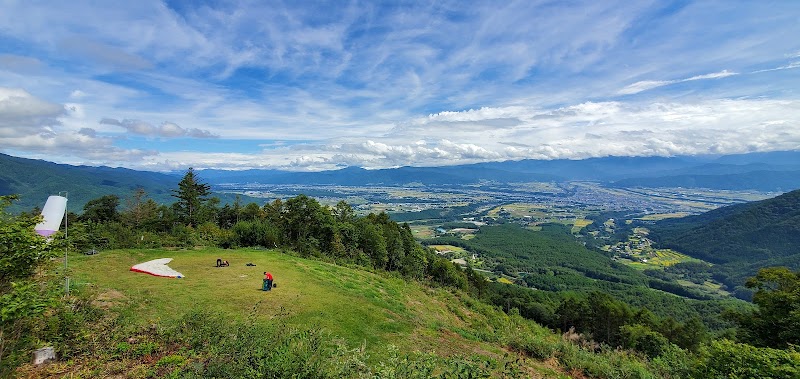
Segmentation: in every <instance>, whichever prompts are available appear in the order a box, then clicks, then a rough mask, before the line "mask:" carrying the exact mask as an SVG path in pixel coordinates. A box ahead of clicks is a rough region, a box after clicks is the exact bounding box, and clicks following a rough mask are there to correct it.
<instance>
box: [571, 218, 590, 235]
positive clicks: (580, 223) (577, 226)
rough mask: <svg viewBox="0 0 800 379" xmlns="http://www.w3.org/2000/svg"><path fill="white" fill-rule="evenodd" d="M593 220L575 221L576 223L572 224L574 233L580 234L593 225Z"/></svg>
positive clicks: (582, 219) (580, 219)
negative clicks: (582, 230)
mask: <svg viewBox="0 0 800 379" xmlns="http://www.w3.org/2000/svg"><path fill="white" fill-rule="evenodd" d="M592 222H594V221H592V220H587V219H585V218H579V219H576V220H575V223H573V224H572V233H578V232H580V231H581V229H583V228H585V227H586V226H588V225H589V224H591V223H592Z"/></svg>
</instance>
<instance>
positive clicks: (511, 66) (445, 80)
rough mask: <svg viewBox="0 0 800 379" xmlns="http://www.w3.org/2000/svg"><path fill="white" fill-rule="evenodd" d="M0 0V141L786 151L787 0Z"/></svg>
mask: <svg viewBox="0 0 800 379" xmlns="http://www.w3.org/2000/svg"><path fill="white" fill-rule="evenodd" d="M340 4H343V3H338V2H333V3H329V4H327V5H320V4H316V3H312V2H300V3H298V4H278V3H275V4H267V5H261V4H250V3H247V2H217V1H210V2H204V3H203V4H202V5H197V4H196V3H195V2H183V1H176V2H171V1H169V2H160V1H142V2H136V3H131V4H115V6H114V7H108V8H98V7H97V6H95V5H92V4H88V3H85V2H70V3H60V2H53V3H47V2H41V3H31V2H13V1H12V2H7V3H4V4H3V6H2V8H3V12H0V25H2V26H0V41H2V43H0V152H2V153H6V154H10V155H13V156H18V157H24V158H33V159H45V160H48V161H53V162H57V163H66V164H81V165H93V166H100V165H105V166H112V167H126V168H132V169H138V170H149V171H166V170H182V169H185V168H187V167H190V166H192V167H195V168H196V169H206V168H214V169H249V168H260V169H278V170H290V171H319V170H330V169H337V168H342V167H350V166H355V167H363V168H367V169H377V168H390V167H398V166H448V165H456V164H469V163H477V162H486V161H505V160H520V159H584V158H593V157H604V156H676V155H705V154H708V155H728V154H742V153H749V152H769V151H797V150H800V96H799V94H798V90H797V88H800V40H798V39H797V38H796V36H797V35H800V23H798V22H797V21H798V18H797V17H798V16H797V15H798V14H800V3H796V2H788V1H787V2H777V3H771V4H762V3H759V2H745V1H737V2H714V3H711V2H692V1H689V2H687V1H676V2H671V1H670V2H662V1H652V2H646V1H642V2H635V3H630V2H612V1H608V2H602V3H597V2H580V3H579V4H570V5H562V4H557V3H549V2H524V1H523V2H509V3H507V4H503V6H497V5H496V3H493V2H472V3H470V6H468V7H464V6H463V3H461V2H442V3H437V4H433V5H431V4H428V3H425V2H404V3H402V4H399V5H383V4H373V3H370V2H359V1H352V2H348V3H347V4H344V5H340Z"/></svg>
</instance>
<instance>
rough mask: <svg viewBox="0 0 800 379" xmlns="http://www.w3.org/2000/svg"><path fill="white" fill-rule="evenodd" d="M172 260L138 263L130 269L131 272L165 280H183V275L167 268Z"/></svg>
mask: <svg viewBox="0 0 800 379" xmlns="http://www.w3.org/2000/svg"><path fill="white" fill-rule="evenodd" d="M171 261H172V258H161V259H153V260H152V261H147V262H144V263H139V264H138V265H135V266H133V267H131V271H135V272H142V273H145V274H150V275H153V276H162V277H165V278H183V274H181V273H180V272H177V271H175V270H173V269H172V267H169V266H167V263H169V262H171Z"/></svg>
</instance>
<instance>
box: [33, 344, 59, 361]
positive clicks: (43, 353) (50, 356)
mask: <svg viewBox="0 0 800 379" xmlns="http://www.w3.org/2000/svg"><path fill="white" fill-rule="evenodd" d="M55 360H56V351H55V350H53V348H52V347H50V346H47V347H43V348H41V349H36V350H34V351H33V364H34V365H36V366H38V365H41V364H45V363H49V362H53V361H55Z"/></svg>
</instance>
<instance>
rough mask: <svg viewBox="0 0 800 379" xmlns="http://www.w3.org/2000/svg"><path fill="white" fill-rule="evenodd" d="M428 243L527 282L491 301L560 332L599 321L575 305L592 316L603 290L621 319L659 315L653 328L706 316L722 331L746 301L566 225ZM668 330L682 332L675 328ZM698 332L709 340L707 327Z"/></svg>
mask: <svg viewBox="0 0 800 379" xmlns="http://www.w3.org/2000/svg"><path fill="white" fill-rule="evenodd" d="M426 243H430V244H450V245H454V246H461V247H463V248H466V249H468V250H469V251H471V252H475V253H479V254H480V255H481V259H484V260H488V261H490V262H491V264H490V265H494V267H495V271H496V272H497V273H498V274H502V275H504V276H506V277H508V278H511V279H512V280H513V281H514V282H515V283H516V284H518V285H519V286H511V285H505V284H499V283H493V284H492V286H491V291H490V298H491V301H492V302H493V303H495V304H496V305H499V306H502V307H506V308H512V307H513V308H518V309H519V310H520V312H521V313H522V314H523V315H524V316H526V317H529V318H532V319H534V320H536V321H538V322H540V323H542V324H545V325H548V326H550V327H552V328H554V329H555V328H569V327H570V326H573V327H576V328H578V329H581V326H584V327H588V325H590V324H592V323H591V322H589V321H588V319H584V320H583V321H580V319H581V317H579V316H577V315H576V314H574V309H575V307H578V308H580V309H584V308H585V309H584V310H583V311H581V312H578V313H580V314H582V315H583V316H582V317H589V318H591V317H592V316H591V315H592V314H593V311H590V310H589V308H590V306H589V303H590V302H591V301H592V300H591V299H593V298H597V297H598V296H601V295H599V294H600V293H602V294H603V295H602V296H608V295H610V296H609V297H607V298H606V300H607V301H608V302H609V303H611V304H614V307H616V309H618V310H619V312H618V314H617V316H615V317H616V320H617V322H620V323H621V324H625V323H627V322H631V323H635V322H634V321H633V320H634V314H636V313H637V312H646V313H648V314H651V316H648V317H653V318H654V320H659V321H653V323H654V324H653V325H651V327H652V328H653V329H659V328H660V327H659V326H655V325H656V324H658V325H661V323H662V322H663V323H666V324H665V325H672V326H671V327H668V328H674V327H678V326H680V323H690V324H691V323H696V322H697V321H699V320H702V321H703V322H702V323H703V324H705V325H706V327H708V328H711V329H712V330H718V331H719V330H722V329H725V328H728V327H730V326H731V325H732V324H731V323H730V322H725V321H724V320H721V319H720V318H719V314H720V313H721V312H723V310H724V309H727V308H737V309H741V308H742V307H744V304H743V303H741V302H737V301H734V300H731V299H727V300H726V299H711V298H709V297H708V296H707V295H704V294H701V293H698V292H695V291H693V290H690V289H688V288H686V287H683V286H681V285H680V284H678V283H676V282H674V281H666V280H662V279H658V278H652V277H649V276H647V275H644V274H643V273H641V272H640V271H637V270H634V269H632V268H630V267H628V266H626V265H624V264H621V263H618V262H615V261H613V260H612V259H611V258H610V257H608V256H606V255H604V254H603V253H601V252H599V251H592V250H589V249H587V248H586V247H584V246H583V245H582V244H581V243H579V242H578V241H576V240H575V237H574V236H572V235H571V234H570V233H569V230H568V229H566V228H565V227H563V226H562V225H546V226H545V227H544V228H543V230H542V231H539V232H534V231H531V230H527V229H524V228H522V227H520V226H518V225H514V224H511V225H500V226H491V227H481V229H480V231H479V232H478V233H477V234H476V235H475V238H473V239H471V240H460V239H458V238H437V239H433V240H428V241H426ZM525 287H527V288H525ZM576 304H577V305H576ZM628 317H630V319H626V318H628ZM626 320H627V321H626ZM666 320H669V321H666ZM692 320H694V321H692ZM696 326H697V325H695V326H694V327H696ZM665 327H666V326H665ZM704 328H705V327H704ZM583 331H587V332H588V331H589V329H588V328H587V329H585V330H583ZM595 332H596V331H595ZM662 332H663V334H665V335H678V334H676V333H675V332H674V331H666V330H662ZM612 334H613V333H612ZM612 334H609V335H608V336H607V337H608V338H610V339H611V340H612V341H608V342H610V343H614V341H616V340H614V338H616V337H614V335H612ZM692 335H693V336H696V337H697V338H699V339H700V340H702V338H703V337H702V333H700V332H696V333H693V334H692Z"/></svg>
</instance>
